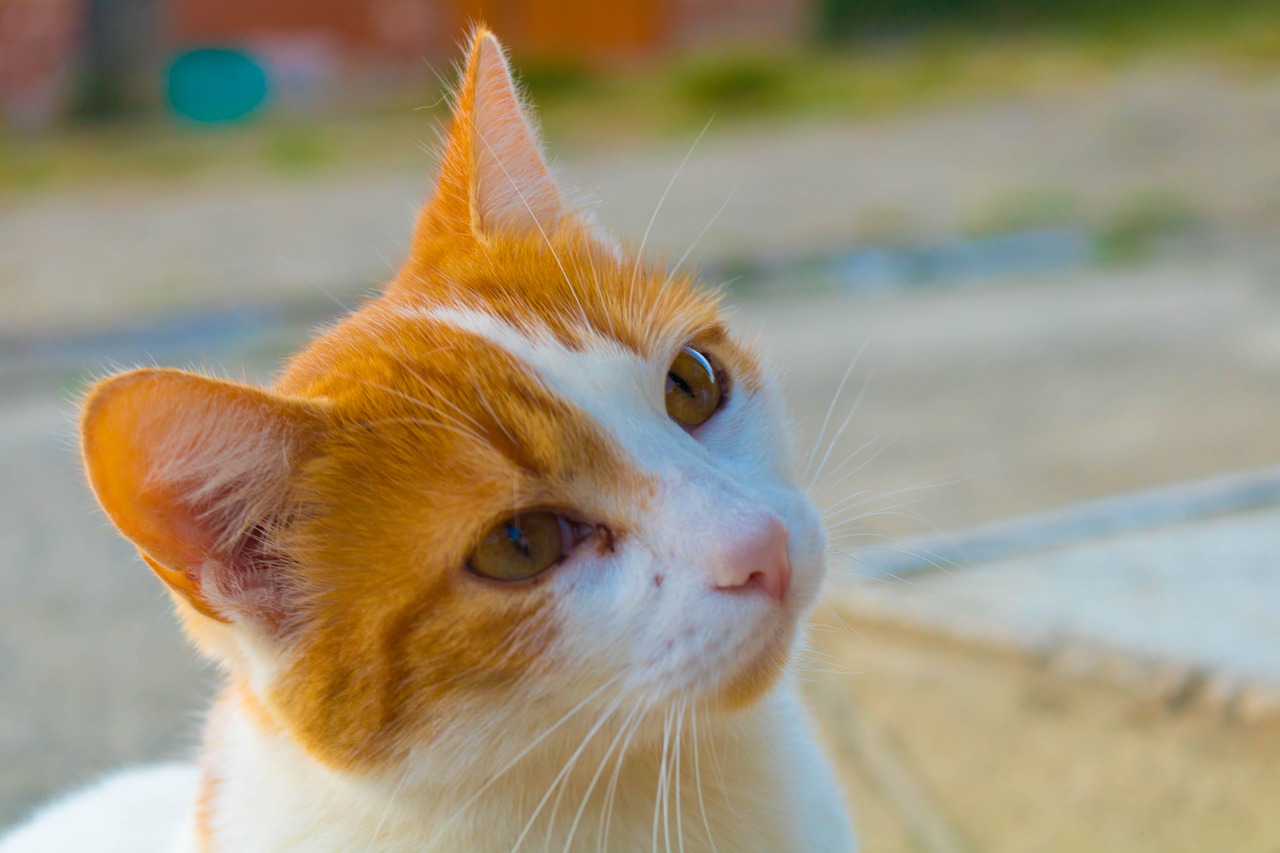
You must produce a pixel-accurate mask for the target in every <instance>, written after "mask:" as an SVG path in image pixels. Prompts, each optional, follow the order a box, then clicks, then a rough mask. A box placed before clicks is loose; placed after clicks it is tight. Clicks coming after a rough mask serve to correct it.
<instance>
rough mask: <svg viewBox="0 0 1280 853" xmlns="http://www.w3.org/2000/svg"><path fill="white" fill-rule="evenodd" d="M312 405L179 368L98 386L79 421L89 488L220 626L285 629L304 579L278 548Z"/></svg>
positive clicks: (313, 422) (315, 418) (312, 425)
mask: <svg viewBox="0 0 1280 853" xmlns="http://www.w3.org/2000/svg"><path fill="white" fill-rule="evenodd" d="M318 428H319V414H318V413H317V412H316V411H315V410H313V409H312V408H311V407H310V405H309V404H306V403H304V402H301V401H291V400H287V399H285V398H283V397H279V396H277V395H274V394H272V393H270V392H267V391H263V390H261V389H258V388H253V387H250V386H247V385H240V384H236V383H232V382H224V381H221V380H216V379H209V378H207V377H204V376H198V375H195V374H190V373H184V372H182V371H177V370H160V369H153V370H136V371H132V372H129V373H124V374H120V375H118V376H113V377H111V378H109V379H106V380H104V381H102V382H100V383H98V384H97V385H96V386H94V388H93V389H92V390H91V391H90V392H89V395H88V397H87V399H86V400H85V404H84V411H83V415H82V418H81V429H80V432H81V447H82V450H83V454H84V462H85V467H86V470H87V473H88V476H89V483H90V485H91V486H92V487H93V491H94V494H95V495H96V496H97V498H98V501H99V503H101V504H102V507H103V509H105V510H106V512H107V515H108V516H109V517H110V518H111V520H112V522H114V523H115V525H116V527H118V528H119V529H120V531H121V532H122V533H123V534H124V535H125V536H126V537H128V538H129V539H130V540H131V541H132V542H133V543H134V544H135V545H136V546H137V547H138V550H139V552H141V554H142V557H143V559H145V560H146V562H147V563H148V565H150V566H151V568H152V569H153V570H154V571H155V573H156V575H158V576H159V577H160V579H161V580H163V581H164V582H165V583H166V584H168V586H169V587H170V588H171V589H172V590H173V591H174V592H176V593H177V594H178V595H180V596H182V597H183V598H184V599H186V600H187V601H188V602H189V603H190V604H191V605H192V606H193V607H194V608H195V609H196V610H198V611H199V612H200V613H203V614H204V615H206V616H208V617H210V618H213V619H217V620H219V621H223V622H227V621H236V620H237V619H239V618H241V617H247V618H251V619H255V620H258V621H261V622H265V623H268V624H269V625H272V626H278V625H279V624H280V623H281V621H282V620H283V619H284V617H285V614H286V611H287V610H288V604H289V602H288V601H287V600H286V599H287V597H288V596H287V591H288V590H290V589H291V588H292V587H293V586H294V584H295V583H296V579H294V578H291V577H287V576H286V575H288V574H289V572H288V571H287V566H286V565H285V561H284V560H283V559H282V557H281V556H280V554H279V552H278V551H277V550H275V549H274V547H273V546H274V544H275V540H274V537H275V535H276V534H277V533H278V532H279V529H280V523H281V521H282V520H283V519H284V514H285V513H287V512H288V508H287V504H288V492H289V482H290V475H291V473H292V469H293V468H294V467H295V466H296V464H297V462H298V460H299V457H300V454H301V453H302V452H303V451H304V448H305V447H306V446H307V445H308V443H309V441H310V440H311V439H312V438H313V437H314V436H315V435H316V433H317V432H318Z"/></svg>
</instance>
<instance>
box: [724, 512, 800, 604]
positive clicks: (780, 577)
mask: <svg viewBox="0 0 1280 853" xmlns="http://www.w3.org/2000/svg"><path fill="white" fill-rule="evenodd" d="M748 531H749V532H747V533H746V534H745V535H742V536H740V537H738V538H737V539H736V540H735V541H734V542H733V543H732V544H731V545H729V546H728V547H726V548H725V549H724V550H723V551H721V553H720V554H719V555H718V556H717V558H716V559H715V560H714V562H713V564H712V577H711V580H712V585H713V586H714V587H715V588H716V589H718V590H721V591H724V592H751V591H759V592H763V593H764V594H766V595H768V596H769V597H770V598H772V599H774V600H775V601H778V602H780V603H781V602H783V601H785V600H786V598H787V590H788V589H789V588H790V586H791V561H790V559H789V558H788V556H787V539H788V538H789V531H788V530H787V526H786V525H785V524H783V523H782V522H781V521H780V520H779V519H777V518H775V517H773V516H769V517H768V518H767V519H762V520H761V521H759V522H757V523H755V524H753V525H751V526H750V527H748Z"/></svg>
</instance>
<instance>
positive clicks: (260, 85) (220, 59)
mask: <svg viewBox="0 0 1280 853" xmlns="http://www.w3.org/2000/svg"><path fill="white" fill-rule="evenodd" d="M268 89H269V86H268V80H267V72H266V71H265V70H264V69H263V67H262V66H261V65H260V64H258V62H257V60H255V59H254V58H253V57H252V56H250V55H249V54H247V53H244V52H242V51H238V50H233V49H230V48H222V47H202V48H197V49H195V50H189V51H187V52H186V53H181V54H179V55H178V56H177V57H176V58H175V59H174V60H173V62H172V63H170V65H169V72H168V75H167V86H166V94H167V96H168V99H169V107H170V109H172V110H173V111H174V112H175V113H177V114H178V115H180V116H182V117H183V118H186V119H190V120H191V121H195V122H200V123H201V124H220V123H224V122H233V121H239V120H240V119H243V118H245V117H247V116H249V115H251V114H252V113H253V112H254V111H255V110H257V109H258V108H259V107H261V106H262V104H263V103H264V102H265V101H266V100H267V93H268Z"/></svg>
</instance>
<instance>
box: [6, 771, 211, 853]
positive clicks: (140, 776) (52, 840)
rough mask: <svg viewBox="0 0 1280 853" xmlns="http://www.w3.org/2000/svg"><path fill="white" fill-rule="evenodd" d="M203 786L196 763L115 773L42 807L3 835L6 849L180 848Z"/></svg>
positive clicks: (25, 852) (99, 852)
mask: <svg viewBox="0 0 1280 853" xmlns="http://www.w3.org/2000/svg"><path fill="white" fill-rule="evenodd" d="M197 785H198V773H197V771H196V768H195V766H194V765H191V764H160V765H153V766H149V767H139V768H134V769H130V770H125V771H122V772H120V773H115V774H113V775H111V776H108V777H106V778H105V779H102V780H100V781H98V782H95V783H93V784H91V785H88V786H86V787H84V788H81V789H80V790H78V791H72V792H71V793H69V794H67V795H66V796H64V797H61V798H60V799H58V800H55V801H53V802H52V803H50V804H48V805H46V806H44V807H42V808H41V809H40V810H39V811H37V812H36V813H35V814H34V815H32V816H31V817H30V818H29V819H28V820H27V821H26V823H23V824H21V825H20V826H18V827H17V828H15V829H14V830H13V831H12V832H11V833H9V834H8V835H6V836H4V837H3V838H0V853H53V851H84V853H90V851H92V853H178V851H181V849H182V848H181V846H180V844H181V841H180V839H181V837H182V835H183V831H184V829H185V828H186V826H187V824H188V821H189V820H190V816H191V811H192V808H193V807H194V804H195V798H196V789H197Z"/></svg>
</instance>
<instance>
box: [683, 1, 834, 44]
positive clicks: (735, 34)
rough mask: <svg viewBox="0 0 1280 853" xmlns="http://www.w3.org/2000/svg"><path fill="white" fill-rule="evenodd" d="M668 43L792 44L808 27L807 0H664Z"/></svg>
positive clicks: (804, 33)
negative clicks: (668, 34)
mask: <svg viewBox="0 0 1280 853" xmlns="http://www.w3.org/2000/svg"><path fill="white" fill-rule="evenodd" d="M667 5H668V22H669V23H668V31H669V33H670V43H669V46H670V47H672V48H675V49H680V48H690V47H697V46H700V45H710V44H716V43H721V44H741V43H759V44H783V45H785V44H794V43H796V42H798V41H800V40H801V39H803V38H804V37H805V36H806V35H807V34H808V32H809V29H810V27H811V17H812V14H813V5H814V4H813V3H812V2H810V1H809V0H668V3H667Z"/></svg>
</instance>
